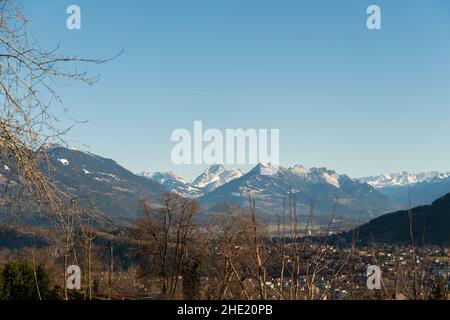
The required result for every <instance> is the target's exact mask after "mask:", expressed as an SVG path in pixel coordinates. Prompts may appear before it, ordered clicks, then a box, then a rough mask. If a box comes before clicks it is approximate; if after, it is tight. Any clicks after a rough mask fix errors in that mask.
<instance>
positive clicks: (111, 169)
mask: <svg viewBox="0 0 450 320" xmlns="http://www.w3.org/2000/svg"><path fill="white" fill-rule="evenodd" d="M40 152H45V153H46V154H47V155H48V158H49V166H48V167H46V169H45V172H46V173H47V174H48V175H49V176H51V177H52V179H53V180H54V181H55V183H56V184H57V185H58V186H59V187H60V188H61V189H62V190H68V191H70V192H71V193H72V194H74V195H75V196H77V197H78V199H79V201H81V202H83V201H84V202H85V203H86V205H90V202H92V199H94V200H95V205H96V206H97V207H98V208H99V209H101V210H102V211H104V212H105V213H106V214H108V215H109V216H111V217H117V218H126V219H133V218H135V217H136V216H137V215H138V212H139V204H138V200H139V199H140V198H142V197H146V198H148V199H150V201H151V202H152V203H153V204H159V203H161V197H162V195H163V194H164V193H166V192H175V193H179V194H180V195H182V196H184V197H189V198H194V199H197V201H198V202H199V203H200V204H201V206H202V208H203V211H204V212H208V210H211V209H212V208H215V207H216V206H218V205H220V204H223V203H229V204H233V205H237V206H241V207H243V208H248V199H249V196H250V197H251V199H253V200H255V202H256V206H257V210H258V214H260V215H261V216H266V217H276V216H277V215H278V214H281V213H282V211H283V207H284V205H285V203H286V201H287V200H288V199H289V198H290V197H291V198H293V197H294V196H295V199H296V203H297V209H298V212H299V214H309V212H310V211H311V208H312V210H313V211H314V214H315V215H318V216H330V215H331V214H334V215H335V216H340V217H347V218H350V219H356V220H360V221H362V222H364V221H369V220H370V219H372V218H375V217H378V216H380V215H382V214H384V213H386V212H392V211H396V210H400V209H402V208H405V207H406V205H405V203H404V202H402V201H399V200H398V199H401V198H402V197H404V195H402V194H401V193H402V192H404V190H408V189H409V188H413V195H414V194H415V193H414V192H417V193H419V192H420V196H421V197H422V198H421V197H419V196H417V197H415V199H417V201H419V202H426V201H430V202H429V203H431V202H432V201H433V200H435V199H437V198H438V197H439V196H436V197H435V198H433V199H432V200H430V199H431V198H432V196H433V195H440V194H441V193H444V194H445V193H448V192H450V181H449V175H448V174H447V175H446V174H438V173H435V174H431V173H430V174H422V175H415V176H414V177H413V176H412V175H409V174H407V173H404V174H397V175H391V176H390V177H388V176H387V175H383V176H379V177H367V178H361V179H353V178H351V177H349V176H347V175H345V174H338V173H336V172H335V171H333V170H329V169H326V168H311V169H307V168H305V167H303V166H301V165H297V166H294V167H290V168H286V167H282V166H276V165H271V164H258V165H257V166H255V167H254V168H253V169H252V170H250V171H249V172H247V173H244V172H242V171H240V170H238V169H226V168H225V167H223V166H222V165H214V166H211V167H209V168H207V169H206V170H205V171H204V172H203V173H202V174H200V175H199V176H198V177H197V178H196V179H193V180H192V181H191V180H188V179H184V178H182V177H179V176H178V175H176V174H175V173H158V172H153V173H148V172H142V173H141V174H134V173H132V172H130V171H129V170H127V169H125V168H123V167H122V166H120V165H119V164H117V163H116V162H115V161H113V160H111V159H107V158H103V157H100V156H97V155H95V154H92V153H90V152H85V151H82V150H79V149H73V148H64V147H61V146H46V147H45V148H42V150H40ZM8 170H9V168H7V167H6V166H5V167H3V168H0V184H3V183H4V180H5V179H3V178H4V176H6V175H7V174H8ZM412 183H413V184H412ZM393 190H394V191H395V192H397V195H398V196H391V194H393ZM83 199H85V200H83Z"/></svg>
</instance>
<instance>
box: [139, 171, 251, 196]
mask: <svg viewBox="0 0 450 320" xmlns="http://www.w3.org/2000/svg"><path fill="white" fill-rule="evenodd" d="M242 175H243V172H242V171H241V170H239V169H230V170H227V169H225V167H224V166H222V165H213V166H210V167H209V168H207V169H206V170H205V171H204V172H203V173H202V174H201V175H199V176H198V177H197V178H196V179H195V180H194V181H193V182H191V181H189V180H187V179H184V178H182V177H180V176H178V175H176V174H175V173H173V172H154V173H149V172H142V173H141V176H143V177H146V178H148V179H151V180H153V181H155V182H158V183H160V184H162V185H163V186H164V187H165V188H166V189H168V190H170V191H172V192H175V193H178V194H180V195H182V196H184V197H187V198H198V197H200V196H202V195H204V194H205V193H208V192H211V191H213V190H214V189H216V188H218V187H220V186H222V185H224V184H226V183H228V182H230V181H232V180H234V179H237V178H240V177H241V176H242Z"/></svg>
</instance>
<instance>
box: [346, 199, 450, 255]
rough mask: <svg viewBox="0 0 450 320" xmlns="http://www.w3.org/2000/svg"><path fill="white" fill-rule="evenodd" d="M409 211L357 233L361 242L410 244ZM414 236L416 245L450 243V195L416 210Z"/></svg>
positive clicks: (392, 215) (386, 218)
mask: <svg viewBox="0 0 450 320" xmlns="http://www.w3.org/2000/svg"><path fill="white" fill-rule="evenodd" d="M409 221H410V220H409V217H408V211H407V210H405V211H398V212H394V213H389V214H386V215H383V216H381V217H379V218H377V219H374V220H372V221H370V222H369V223H367V224H365V225H363V226H361V227H359V228H358V229H357V230H358V232H359V235H358V239H359V240H358V243H360V244H369V243H371V242H372V240H373V241H374V242H376V243H389V244H394V243H395V244H409V243H410V241H411V240H410V239H411V238H410V232H409V230H410V228H409ZM412 223H413V237H414V242H415V243H416V245H418V246H421V245H422V244H423V243H425V244H435V245H448V244H450V194H447V195H446V196H444V197H442V198H440V199H438V200H436V201H435V202H433V204H432V205H430V206H421V207H417V208H414V209H413V210H412ZM353 234H354V231H352V232H349V233H347V234H346V235H345V238H346V239H347V240H349V239H351V238H352V235H353Z"/></svg>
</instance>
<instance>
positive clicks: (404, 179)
mask: <svg viewBox="0 0 450 320" xmlns="http://www.w3.org/2000/svg"><path fill="white" fill-rule="evenodd" d="M449 177H450V172H445V173H441V172H437V171H430V172H422V173H418V174H411V173H409V172H406V171H404V172H400V173H385V174H383V175H379V176H370V177H364V178H361V179H360V180H361V181H364V182H366V183H368V184H370V185H371V186H372V187H374V188H377V189H381V188H386V187H395V186H408V185H409V186H410V185H413V184H416V183H421V182H436V181H439V180H444V179H447V178H449Z"/></svg>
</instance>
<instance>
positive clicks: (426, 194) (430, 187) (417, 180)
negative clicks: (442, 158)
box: [359, 171, 450, 207]
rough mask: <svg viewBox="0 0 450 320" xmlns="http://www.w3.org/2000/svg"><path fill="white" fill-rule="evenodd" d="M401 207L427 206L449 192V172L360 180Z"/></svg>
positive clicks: (388, 174)
mask: <svg viewBox="0 0 450 320" xmlns="http://www.w3.org/2000/svg"><path fill="white" fill-rule="evenodd" d="M359 180H360V181H363V182H366V183H368V184H369V185H371V186H373V187H374V188H376V189H377V190H378V191H380V192H382V193H384V194H385V195H387V196H388V197H389V198H391V199H392V200H394V201H396V202H398V203H400V204H402V206H403V207H408V206H412V207H416V206H421V205H429V204H431V203H432V202H433V201H434V200H436V199H437V198H440V197H442V196H444V195H446V194H447V193H449V192H450V172H437V171H430V172H424V173H419V174H411V173H408V172H401V173H386V174H383V175H379V176H371V177H364V178H360V179H359Z"/></svg>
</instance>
